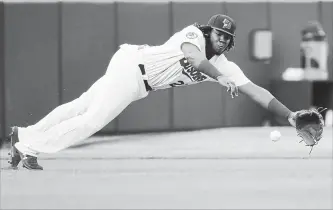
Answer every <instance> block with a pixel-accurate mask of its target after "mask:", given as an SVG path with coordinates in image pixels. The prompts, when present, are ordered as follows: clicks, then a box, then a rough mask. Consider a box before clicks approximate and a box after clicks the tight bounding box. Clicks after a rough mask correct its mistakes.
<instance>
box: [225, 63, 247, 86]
mask: <svg viewBox="0 0 333 210" xmlns="http://www.w3.org/2000/svg"><path fill="white" fill-rule="evenodd" d="M227 68H229V70H230V72H231V74H230V75H228V78H229V79H230V80H231V81H233V82H234V83H235V85H236V86H242V85H245V84H246V83H249V82H250V80H249V79H248V78H247V77H246V76H245V74H244V72H243V71H242V70H241V69H240V68H239V66H238V65H237V64H235V63H234V62H231V61H228V64H227Z"/></svg>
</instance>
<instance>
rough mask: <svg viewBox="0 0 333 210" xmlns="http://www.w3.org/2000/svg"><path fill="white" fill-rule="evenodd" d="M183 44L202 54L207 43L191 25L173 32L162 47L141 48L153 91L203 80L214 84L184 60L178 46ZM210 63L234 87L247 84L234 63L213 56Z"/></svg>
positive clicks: (246, 80) (245, 78) (246, 79)
mask: <svg viewBox="0 0 333 210" xmlns="http://www.w3.org/2000/svg"><path fill="white" fill-rule="evenodd" d="M185 42H188V43H192V44H194V45H196V46H197V47H198V48H199V50H200V51H201V52H203V53H204V54H205V47H206V42H205V38H204V36H203V33H202V32H201V31H200V29H198V28H197V27H195V26H193V25H190V26H188V27H186V28H184V29H183V30H181V31H179V32H177V33H175V34H174V35H173V36H172V37H171V38H170V39H169V40H168V41H167V42H165V43H164V44H163V45H160V46H146V47H145V48H144V49H143V61H144V65H145V69H146V73H147V76H148V81H149V84H150V86H151V87H152V88H153V89H154V90H157V89H165V88H170V87H176V86H183V85H191V84H196V83H200V82H203V81H211V82H217V81H216V80H214V79H212V78H210V77H209V76H207V75H205V74H204V73H202V72H199V71H198V70H196V69H195V68H194V67H193V66H192V65H191V64H190V63H189V62H188V61H187V60H186V58H185V57H184V54H183V52H182V50H181V45H182V44H183V43H185ZM209 61H210V62H211V63H212V64H213V65H214V66H215V67H216V68H217V69H218V70H219V71H220V72H221V73H222V75H224V76H226V77H229V78H230V79H231V80H232V81H234V82H235V84H236V85H237V86H240V85H243V84H246V83H247V82H249V79H248V78H247V77H246V76H245V75H244V73H243V72H242V70H241V69H240V68H239V67H238V66H237V65H236V64H235V63H233V62H230V61H228V59H227V58H226V57H225V56H224V55H220V56H217V55H215V56H213V57H212V58H211V59H210V60H209Z"/></svg>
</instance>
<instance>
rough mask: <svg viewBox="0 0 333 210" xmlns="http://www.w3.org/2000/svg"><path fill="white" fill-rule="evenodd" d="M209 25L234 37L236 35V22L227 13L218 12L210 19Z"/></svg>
mask: <svg viewBox="0 0 333 210" xmlns="http://www.w3.org/2000/svg"><path fill="white" fill-rule="evenodd" d="M208 25H209V26H210V27H212V28H214V29H216V30H219V31H223V32H225V33H227V34H230V35H231V36H233V37H235V36H236V22H235V21H234V20H233V19H232V18H231V17H229V16H227V15H221V14H217V15H214V16H212V17H211V18H210V19H209V21H208Z"/></svg>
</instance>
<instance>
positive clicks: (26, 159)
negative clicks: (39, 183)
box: [19, 152, 43, 170]
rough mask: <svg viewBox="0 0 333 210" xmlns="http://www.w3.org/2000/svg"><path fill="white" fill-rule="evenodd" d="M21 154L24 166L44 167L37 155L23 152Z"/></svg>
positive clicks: (30, 167)
mask: <svg viewBox="0 0 333 210" xmlns="http://www.w3.org/2000/svg"><path fill="white" fill-rule="evenodd" d="M19 153H20V156H21V159H22V164H23V167H24V168H26V169H29V170H43V167H42V166H41V165H39V164H38V162H37V157H34V156H31V155H25V154H23V153H21V152H19Z"/></svg>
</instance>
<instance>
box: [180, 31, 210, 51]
mask: <svg viewBox="0 0 333 210" xmlns="http://www.w3.org/2000/svg"><path fill="white" fill-rule="evenodd" d="M179 38H180V46H181V45H182V44H183V43H191V44H194V45H195V46H197V47H198V48H199V50H200V51H202V52H205V50H204V48H205V38H204V36H203V34H202V32H201V31H200V29H198V28H197V27H195V26H192V25H191V26H188V27H186V28H184V29H183V31H182V32H181V34H180V37H179Z"/></svg>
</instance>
